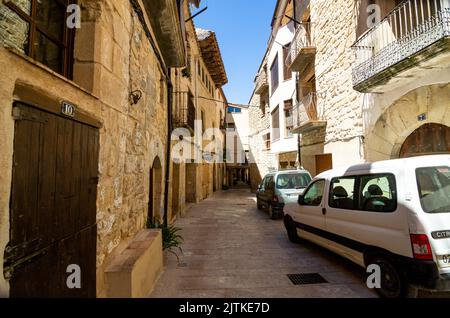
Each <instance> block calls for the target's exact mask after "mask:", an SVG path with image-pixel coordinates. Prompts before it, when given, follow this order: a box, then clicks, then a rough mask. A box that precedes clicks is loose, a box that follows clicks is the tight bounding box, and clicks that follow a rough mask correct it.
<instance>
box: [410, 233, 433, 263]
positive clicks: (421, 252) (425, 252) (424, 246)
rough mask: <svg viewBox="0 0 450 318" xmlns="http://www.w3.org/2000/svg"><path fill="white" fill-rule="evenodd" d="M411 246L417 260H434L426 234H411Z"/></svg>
mask: <svg viewBox="0 0 450 318" xmlns="http://www.w3.org/2000/svg"><path fill="white" fill-rule="evenodd" d="M411 245H412V249H413V254H414V258H415V259H421V260H432V259H433V254H432V252H431V246H430V242H429V241H428V236H426V235H425V234H411Z"/></svg>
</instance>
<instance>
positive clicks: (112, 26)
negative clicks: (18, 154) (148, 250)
mask: <svg viewBox="0 0 450 318" xmlns="http://www.w3.org/2000/svg"><path fill="white" fill-rule="evenodd" d="M80 5H81V8H82V26H81V29H79V30H77V33H76V38H75V51H74V55H75V64H74V80H73V82H72V81H68V80H67V79H64V78H62V77H61V76H59V75H57V74H55V73H53V72H51V71H50V70H48V69H47V68H45V67H42V66H41V65H37V64H35V62H34V61H32V60H30V59H29V58H27V57H24V56H19V55H18V54H15V53H12V52H9V51H7V50H5V49H3V48H0V66H1V68H2V69H8V72H7V74H6V73H5V74H4V75H3V76H2V77H1V79H0V104H1V105H2V107H1V111H0V122H1V125H0V127H1V130H0V135H1V137H2V138H1V140H2V148H3V149H4V151H2V153H1V155H0V166H1V169H2V171H4V173H3V174H2V176H1V179H0V189H1V191H0V206H1V208H0V211H1V212H0V233H1V234H0V272H3V270H2V266H3V259H2V257H3V249H4V247H5V245H6V244H7V242H8V233H9V223H8V222H9V217H8V215H9V214H8V213H9V212H8V211H9V206H8V202H9V201H8V200H9V193H10V188H11V170H12V152H13V134H14V121H13V119H12V116H11V107H12V101H13V90H14V85H15V83H16V82H17V81H24V82H26V83H28V84H29V85H31V86H33V87H36V89H40V90H43V91H45V92H48V94H49V95H51V96H54V97H55V98H56V99H58V100H67V101H70V102H71V103H74V104H76V105H78V107H79V110H80V111H83V112H86V113H88V114H91V115H92V117H94V118H98V119H99V120H100V121H101V122H102V123H103V127H102V128H101V130H100V154H99V177H100V178H99V183H98V196H97V224H98V238H97V294H98V296H104V295H105V286H106V284H107V282H106V281H105V276H104V270H105V268H106V267H107V265H108V264H109V263H110V261H111V260H112V259H113V258H114V256H115V255H117V254H118V253H120V251H122V250H123V249H124V248H126V246H127V244H128V242H129V241H130V240H131V239H132V237H133V236H134V235H135V234H136V233H137V232H139V231H140V230H141V229H143V228H144V227H145V221H146V218H147V210H148V198H149V194H148V193H149V171H150V168H151V164H152V163H153V161H154V159H155V158H156V157H158V158H159V159H160V161H161V166H162V170H163V171H162V176H164V169H165V148H166V140H167V124H166V123H167V96H166V95H167V91H166V84H165V80H166V78H165V75H164V72H163V69H162V66H161V65H160V62H159V61H158V59H157V57H156V54H155V51H154V48H153V47H152V46H151V45H150V42H149V40H148V38H147V36H146V34H145V32H144V29H143V26H142V24H141V22H140V20H139V19H138V17H137V15H136V14H135V13H134V10H133V9H132V8H131V6H130V2H129V1H128V0H117V1H105V0H85V1H80ZM78 85H79V86H78ZM135 90H140V91H141V92H142V98H141V99H140V100H139V102H138V103H137V104H132V103H130V101H129V95H130V92H132V91H135ZM156 186H157V187H159V188H160V190H161V191H162V192H163V193H164V182H163V178H161V180H159V183H158V184H157V185H156ZM157 205H158V206H159V210H160V211H161V215H163V212H164V210H163V197H162V196H161V201H160V202H157ZM7 294H8V284H7V282H5V281H4V280H3V275H0V295H7Z"/></svg>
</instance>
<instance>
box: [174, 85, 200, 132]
mask: <svg viewBox="0 0 450 318" xmlns="http://www.w3.org/2000/svg"><path fill="white" fill-rule="evenodd" d="M172 119H173V124H174V128H188V129H190V130H191V131H194V125H195V105H194V97H193V96H192V94H191V93H190V92H174V93H173V110H172Z"/></svg>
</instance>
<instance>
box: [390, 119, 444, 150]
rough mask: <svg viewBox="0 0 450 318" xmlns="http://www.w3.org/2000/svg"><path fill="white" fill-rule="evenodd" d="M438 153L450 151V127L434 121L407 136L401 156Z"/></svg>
mask: <svg viewBox="0 0 450 318" xmlns="http://www.w3.org/2000/svg"><path fill="white" fill-rule="evenodd" d="M438 153H450V127H448V126H445V125H441V124H434V123H432V124H424V125H422V126H420V127H419V128H418V129H416V130H415V131H414V132H413V133H412V134H411V135H409V136H408V138H406V140H405V142H404V143H403V145H402V147H401V149H400V154H399V157H400V158H405V157H414V156H421V155H429V154H438Z"/></svg>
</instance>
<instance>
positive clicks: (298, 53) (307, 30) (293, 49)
mask: <svg viewBox="0 0 450 318" xmlns="http://www.w3.org/2000/svg"><path fill="white" fill-rule="evenodd" d="M311 26H312V24H311V23H309V22H304V23H302V24H300V25H299V26H298V27H297V30H296V31H295V35H294V39H293V40H292V43H291V46H290V48H289V54H288V55H287V57H286V61H285V63H286V66H287V67H289V68H290V69H291V71H292V72H299V73H301V72H303V70H304V69H305V68H306V67H307V66H308V64H310V63H311V62H312V61H313V60H314V57H315V55H316V45H315V43H314V41H313V37H312V32H311V31H312V29H311Z"/></svg>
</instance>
